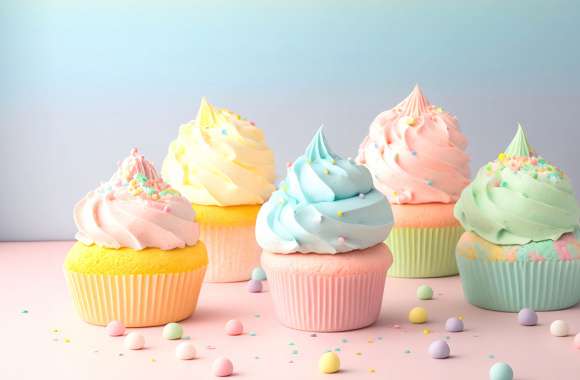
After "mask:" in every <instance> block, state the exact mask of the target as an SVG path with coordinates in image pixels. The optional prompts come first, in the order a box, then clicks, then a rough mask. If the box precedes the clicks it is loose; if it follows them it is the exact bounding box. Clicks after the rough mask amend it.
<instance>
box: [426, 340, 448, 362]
mask: <svg viewBox="0 0 580 380" xmlns="http://www.w3.org/2000/svg"><path fill="white" fill-rule="evenodd" d="M449 352H450V350H449V345H448V344H447V342H446V341H444V340H436V341H434V342H433V343H431V344H430V345H429V355H431V357H432V358H433V359H447V358H448V357H449Z"/></svg>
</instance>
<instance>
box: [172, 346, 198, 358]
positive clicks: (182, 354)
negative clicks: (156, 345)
mask: <svg viewBox="0 0 580 380" xmlns="http://www.w3.org/2000/svg"><path fill="white" fill-rule="evenodd" d="M196 355H197V352H196V350H195V346H194V345H193V343H190V342H181V343H179V344H178V345H177V347H175V356H176V357H177V359H181V360H191V359H195V356H196Z"/></svg>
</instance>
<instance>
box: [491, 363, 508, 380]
mask: <svg viewBox="0 0 580 380" xmlns="http://www.w3.org/2000/svg"><path fill="white" fill-rule="evenodd" d="M513 378H514V371H513V369H512V367H510V366H509V364H507V363H502V362H499V363H495V364H494V365H492V366H491V368H490V369H489V380H512V379H513Z"/></svg>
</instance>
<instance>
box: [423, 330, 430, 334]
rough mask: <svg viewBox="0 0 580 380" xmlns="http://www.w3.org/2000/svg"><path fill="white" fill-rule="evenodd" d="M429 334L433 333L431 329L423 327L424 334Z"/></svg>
mask: <svg viewBox="0 0 580 380" xmlns="http://www.w3.org/2000/svg"><path fill="white" fill-rule="evenodd" d="M429 334H431V330H429V329H423V335H429Z"/></svg>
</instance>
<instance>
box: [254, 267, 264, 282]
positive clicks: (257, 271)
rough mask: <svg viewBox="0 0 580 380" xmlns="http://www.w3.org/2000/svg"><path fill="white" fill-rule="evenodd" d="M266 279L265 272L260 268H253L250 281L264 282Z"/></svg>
mask: <svg viewBox="0 0 580 380" xmlns="http://www.w3.org/2000/svg"><path fill="white" fill-rule="evenodd" d="M266 279H267V277H266V272H264V270H263V269H262V268H261V267H255V268H254V270H252V280H256V281H265V280H266Z"/></svg>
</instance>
